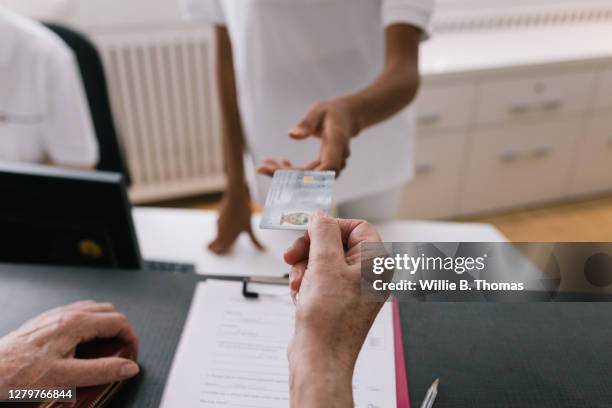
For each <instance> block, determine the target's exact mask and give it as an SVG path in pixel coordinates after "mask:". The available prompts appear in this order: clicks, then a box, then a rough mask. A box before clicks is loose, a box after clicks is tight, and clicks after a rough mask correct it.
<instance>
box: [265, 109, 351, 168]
mask: <svg viewBox="0 0 612 408" xmlns="http://www.w3.org/2000/svg"><path fill="white" fill-rule="evenodd" d="M357 133H359V131H358V126H357V123H356V120H355V118H354V115H353V114H352V113H351V110H350V109H349V107H348V104H347V103H346V102H345V101H344V100H343V99H336V100H333V101H329V102H318V103H315V104H314V105H312V106H311V107H310V108H309V109H308V111H307V112H306V115H305V116H304V118H303V119H302V120H301V121H300V123H299V124H298V125H297V126H296V127H295V128H293V129H291V130H290V131H289V136H290V137H291V138H293V139H296V140H303V139H306V138H308V137H311V136H314V137H317V138H319V139H320V140H321V148H320V150H319V157H318V158H317V159H315V160H314V161H312V162H311V163H309V164H307V165H305V166H301V167H296V166H293V165H292V164H291V163H290V162H288V161H287V160H282V161H280V162H278V161H276V160H274V159H267V160H265V161H264V162H263V163H262V164H261V165H260V166H259V167H258V168H257V172H258V173H260V174H264V175H268V176H272V175H274V172H275V171H276V170H278V169H290V170H317V171H318V170H333V171H335V172H336V176H339V175H340V172H342V170H343V169H344V168H345V167H346V161H347V159H348V158H349V156H350V154H351V150H350V142H351V138H352V137H354V136H356V135H357Z"/></svg>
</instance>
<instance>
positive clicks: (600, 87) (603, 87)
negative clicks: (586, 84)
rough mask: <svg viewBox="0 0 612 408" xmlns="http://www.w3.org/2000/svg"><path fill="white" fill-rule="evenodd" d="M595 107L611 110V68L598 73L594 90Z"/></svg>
mask: <svg viewBox="0 0 612 408" xmlns="http://www.w3.org/2000/svg"><path fill="white" fill-rule="evenodd" d="M595 109H598V110H599V109H610V110H612V68H609V69H606V70H604V71H602V72H600V73H599V77H598V78H597V90H596V92H595Z"/></svg>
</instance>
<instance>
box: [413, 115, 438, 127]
mask: <svg viewBox="0 0 612 408" xmlns="http://www.w3.org/2000/svg"><path fill="white" fill-rule="evenodd" d="M441 119H442V117H441V116H440V114H438V113H425V114H423V115H420V116H419V118H418V119H417V123H418V124H419V125H435V124H436V123H438V122H440V120H441Z"/></svg>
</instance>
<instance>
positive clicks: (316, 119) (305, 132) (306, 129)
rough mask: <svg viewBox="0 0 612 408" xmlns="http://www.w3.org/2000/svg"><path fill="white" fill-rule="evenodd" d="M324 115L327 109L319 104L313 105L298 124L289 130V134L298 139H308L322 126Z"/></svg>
mask: <svg viewBox="0 0 612 408" xmlns="http://www.w3.org/2000/svg"><path fill="white" fill-rule="evenodd" d="M324 116H325V110H324V109H322V108H321V107H320V106H319V105H313V106H311V107H310V108H308V111H306V114H305V115H304V117H303V118H302V120H300V122H299V123H298V124H297V126H296V127H294V128H293V129H291V130H290V131H289V136H290V137H292V138H293V139H298V140H301V139H306V138H307V137H308V136H310V135H312V134H313V133H315V132H316V131H317V129H319V128H320V127H321V122H322V121H323V117H324Z"/></svg>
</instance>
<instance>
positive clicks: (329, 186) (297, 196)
mask: <svg viewBox="0 0 612 408" xmlns="http://www.w3.org/2000/svg"><path fill="white" fill-rule="evenodd" d="M335 179H336V173H335V172H333V171H297V170H277V171H276V172H275V173H274V178H273V179H272V186H271V187H270V191H269V192H268V198H267V199H266V205H265V207H264V211H263V215H262V217H261V223H260V224H259V227H260V228H263V229H288V230H306V229H307V227H308V218H309V217H310V215H311V214H313V213H315V212H316V211H317V210H323V211H325V212H326V213H329V212H330V211H331V206H332V193H333V185H334V181H335Z"/></svg>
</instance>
